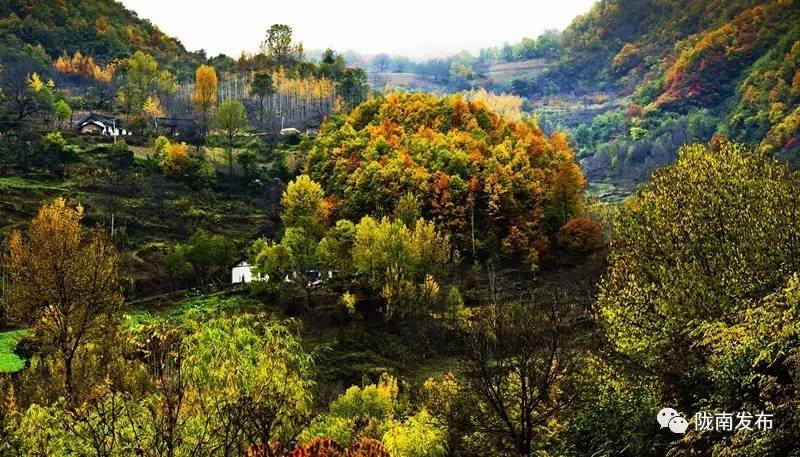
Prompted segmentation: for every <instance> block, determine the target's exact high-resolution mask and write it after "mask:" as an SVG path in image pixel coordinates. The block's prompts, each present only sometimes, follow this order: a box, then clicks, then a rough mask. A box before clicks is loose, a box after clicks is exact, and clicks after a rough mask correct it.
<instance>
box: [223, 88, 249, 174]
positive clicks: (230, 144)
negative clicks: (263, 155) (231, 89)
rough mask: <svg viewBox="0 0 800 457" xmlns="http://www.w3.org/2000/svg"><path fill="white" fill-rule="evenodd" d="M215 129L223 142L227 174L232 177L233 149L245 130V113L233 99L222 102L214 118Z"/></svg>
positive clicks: (239, 103) (240, 105)
mask: <svg viewBox="0 0 800 457" xmlns="http://www.w3.org/2000/svg"><path fill="white" fill-rule="evenodd" d="M216 127H217V129H219V130H220V132H221V136H222V137H223V140H224V141H225V154H226V156H227V158H228V167H229V173H230V175H231V177H233V148H234V147H235V146H236V145H237V143H238V140H239V137H240V136H241V135H242V133H244V131H245V130H246V129H247V113H246V112H245V109H244V106H243V105H242V103H241V102H240V101H238V100H233V99H229V100H225V101H224V102H222V104H221V105H220V107H219V111H218V112H217V116H216Z"/></svg>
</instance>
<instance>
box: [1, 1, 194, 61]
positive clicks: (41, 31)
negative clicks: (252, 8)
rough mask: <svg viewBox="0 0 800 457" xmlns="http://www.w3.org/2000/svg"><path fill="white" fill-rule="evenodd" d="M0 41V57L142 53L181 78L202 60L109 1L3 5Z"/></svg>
mask: <svg viewBox="0 0 800 457" xmlns="http://www.w3.org/2000/svg"><path fill="white" fill-rule="evenodd" d="M0 37H2V40H0V41H1V42H2V44H1V45H0V58H2V57H6V58H8V57H10V56H14V55H16V54H18V53H19V52H21V51H23V50H24V49H26V47H27V46H31V47H33V48H38V52H41V53H43V54H45V55H46V56H47V57H49V58H50V59H51V60H55V59H57V58H58V57H60V56H61V55H62V54H66V55H69V56H72V55H73V54H75V53H76V52H80V53H81V54H83V55H87V56H92V57H93V58H94V59H95V60H96V61H97V62H98V63H99V64H107V63H110V62H112V61H114V60H117V59H124V58H127V57H130V56H131V55H133V53H134V52H136V51H143V52H146V53H148V54H150V55H153V56H154V57H155V58H156V60H157V61H158V62H160V63H161V64H162V65H165V66H166V67H168V68H170V69H171V70H172V71H177V72H178V74H179V75H181V76H185V75H189V74H190V73H189V72H191V71H192V70H193V68H194V67H195V66H196V65H198V64H199V63H200V62H202V61H203V60H204V56H202V55H200V54H199V53H189V52H188V51H187V50H186V49H184V47H183V45H182V44H181V43H180V41H178V40H176V39H175V38H173V37H169V36H167V35H165V34H164V33H162V32H161V31H160V30H159V29H158V27H156V26H155V25H153V24H151V23H150V22H149V21H147V20H143V19H139V18H138V17H137V16H136V13H135V12H133V11H130V10H128V9H126V8H125V7H124V6H123V5H122V4H121V3H119V2H117V1H114V0H98V1H85V0H79V1H71V0H70V1H66V0H31V1H28V0H9V1H4V2H2V3H1V4H0ZM27 52H34V50H30V51H27ZM42 57H44V56H42Z"/></svg>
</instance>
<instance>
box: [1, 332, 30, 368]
mask: <svg viewBox="0 0 800 457" xmlns="http://www.w3.org/2000/svg"><path fill="white" fill-rule="evenodd" d="M28 332H29V331H28V330H10V331H8V332H0V373H13V372H15V371H19V370H21V369H22V368H23V367H24V366H25V361H24V360H22V359H21V358H19V357H18V356H17V354H14V347H16V345H17V342H19V340H20V339H22V338H23V337H24V336H25V335H27V334H28Z"/></svg>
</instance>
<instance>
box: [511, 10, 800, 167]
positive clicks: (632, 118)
mask: <svg viewBox="0 0 800 457" xmlns="http://www.w3.org/2000/svg"><path fill="white" fill-rule="evenodd" d="M798 23H800V5H798V4H797V2H794V1H768V2H752V1H746V2H680V1H679V2H660V1H654V2H638V1H635V2H624V1H621V2H615V1H603V2H599V3H598V4H597V5H596V6H595V7H594V8H593V9H592V11H591V12H590V13H588V14H587V15H585V16H583V17H581V18H579V19H578V20H576V21H575V22H574V23H573V24H572V25H571V26H570V27H569V28H568V29H567V30H566V31H565V32H564V33H563V35H562V46H563V50H562V55H561V57H560V59H559V62H558V63H557V64H556V65H555V66H554V67H553V68H551V69H549V70H548V71H547V72H545V73H543V74H542V75H540V76H539V77H538V78H534V79H532V80H530V81H529V85H528V86H527V87H525V90H524V91H523V93H525V94H527V95H532V96H537V94H542V95H546V94H557V93H564V92H566V91H570V92H576V93H592V92H598V91H603V92H606V93H609V94H610V95H609V96H610V97H620V96H622V97H626V106H624V107H622V108H620V109H616V110H613V109H612V110H611V111H609V112H607V113H605V115H604V116H603V117H600V118H597V117H596V118H594V119H592V121H591V123H590V124H589V125H588V126H581V125H579V124H578V123H577V122H576V120H574V119H573V120H569V116H567V120H566V121H565V123H567V124H572V127H573V129H574V133H575V138H576V141H577V142H578V144H579V145H580V148H581V154H582V155H583V156H585V157H586V158H587V164H586V165H587V169H588V170H590V173H591V171H592V170H598V171H599V173H603V171H604V170H605V171H606V173H608V174H610V175H612V176H613V175H617V176H620V177H623V178H625V177H637V176H643V175H642V173H646V172H648V171H650V170H652V168H653V167H654V166H656V165H658V164H661V163H665V162H669V161H671V160H672V159H673V158H674V155H672V154H671V153H670V152H669V151H672V150H674V148H675V146H676V143H679V142H680V141H685V140H687V139H688V140H692V139H695V140H700V141H708V140H709V139H710V138H711V136H712V135H713V134H715V133H719V134H724V135H726V136H729V137H731V138H735V139H737V140H740V141H744V142H747V143H750V144H753V145H756V146H758V147H759V148H760V149H762V150H764V151H768V152H772V153H776V154H778V155H780V156H782V157H783V158H784V159H791V160H794V159H795V158H796V157H795V152H796V151H797V140H796V132H797V122H796V121H795V120H796V119H797V112H796V110H797V108H798V101H800V92H798V88H797V84H798V81H800V79H798V76H797V74H798V73H797V71H798V52H800V45H799V44H798V42H799V41H798V40H800V26H798ZM676 137H677V140H676ZM609 166H610V168H611V170H610V171H609V170H608V169H609Z"/></svg>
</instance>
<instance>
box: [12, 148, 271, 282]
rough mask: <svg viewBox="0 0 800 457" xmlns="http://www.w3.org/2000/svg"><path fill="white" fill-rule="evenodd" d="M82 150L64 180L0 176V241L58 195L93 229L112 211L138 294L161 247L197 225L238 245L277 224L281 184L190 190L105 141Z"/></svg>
mask: <svg viewBox="0 0 800 457" xmlns="http://www.w3.org/2000/svg"><path fill="white" fill-rule="evenodd" d="M84 149H85V150H84V151H83V152H81V153H79V154H78V158H77V160H76V161H75V162H73V163H72V164H70V165H68V167H67V173H66V175H67V177H66V178H65V179H55V178H53V177H51V176H48V175H45V174H41V173H37V172H35V171H31V172H30V173H27V174H24V175H23V174H18V175H16V176H10V177H3V178H0V239H4V238H5V237H6V236H7V235H8V234H9V233H10V231H11V230H13V229H18V228H22V227H23V226H24V224H25V223H26V222H27V221H28V220H30V219H31V218H32V217H33V216H35V214H36V211H37V209H38V208H39V207H40V206H41V205H42V204H44V203H46V202H48V201H51V200H52V199H54V198H56V197H64V198H67V200H68V201H69V202H70V203H72V204H76V203H80V204H81V205H83V206H84V215H85V216H84V223H85V224H86V225H87V226H90V227H91V226H97V225H100V226H103V227H109V226H110V222H111V215H112V214H113V215H114V219H115V228H116V230H117V231H116V241H117V244H118V247H120V249H121V251H122V252H123V253H124V256H125V264H126V271H125V273H126V274H127V275H128V276H129V277H130V278H131V279H132V280H133V282H134V285H135V286H136V289H135V290H134V298H135V296H136V295H141V293H149V292H148V291H147V289H148V288H150V287H151V286H153V285H154V284H157V283H158V282H159V280H160V279H163V268H162V265H161V258H162V256H163V254H164V252H165V251H166V250H167V249H168V248H169V246H170V245H171V244H173V243H175V242H180V241H183V240H185V239H186V238H187V237H188V236H190V235H191V234H192V233H193V232H194V230H195V229H196V228H203V229H204V230H206V231H209V232H212V233H219V234H223V235H225V236H227V237H229V238H231V239H232V240H234V241H235V242H236V243H237V245H238V246H241V247H242V249H243V248H244V247H245V246H246V245H247V244H249V243H250V242H252V240H253V239H255V238H257V237H258V236H263V235H265V234H271V233H273V232H274V230H275V226H276V225H275V220H276V216H275V210H276V208H277V206H276V204H277V201H278V199H277V196H276V195H275V194H276V192H279V191H280V188H279V186H278V187H277V188H275V189H272V188H269V187H267V188H264V189H260V190H255V191H252V190H247V189H239V188H237V187H235V186H233V187H231V186H227V185H225V184H224V183H223V184H214V185H213V186H212V187H211V188H210V189H193V188H191V187H189V186H187V185H185V184H182V183H178V182H173V181H169V180H166V179H164V178H163V177H162V176H161V175H160V173H159V172H158V171H157V170H155V169H154V168H153V167H152V166H151V165H149V164H148V163H147V161H146V160H144V159H142V158H138V157H137V158H136V159H135V160H134V162H133V163H127V164H122V165H121V164H120V163H118V159H117V158H115V157H113V154H112V153H111V152H110V151H109V149H108V148H107V146H105V145H97V146H92V145H87V146H86V147H85V148H84ZM223 179H224V178H223ZM278 195H279V193H278Z"/></svg>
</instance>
